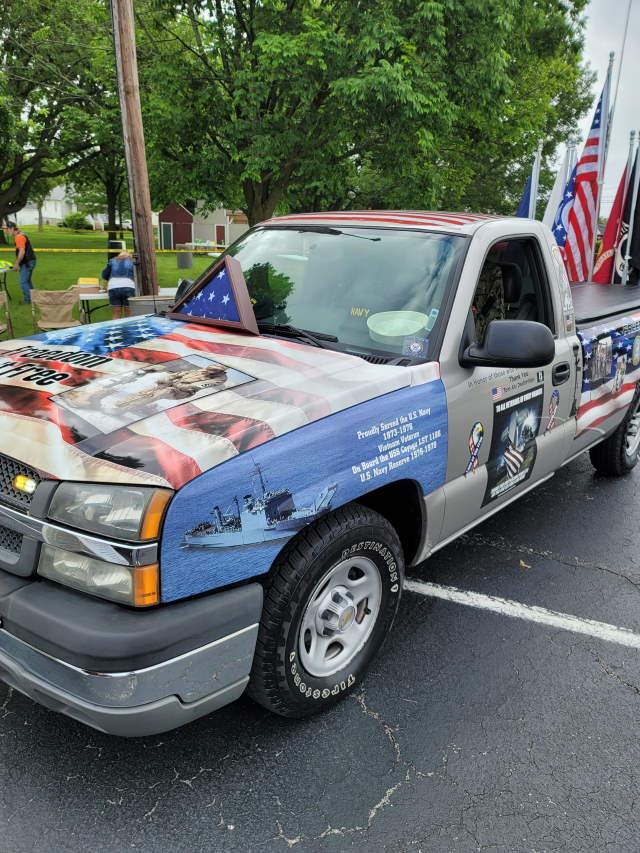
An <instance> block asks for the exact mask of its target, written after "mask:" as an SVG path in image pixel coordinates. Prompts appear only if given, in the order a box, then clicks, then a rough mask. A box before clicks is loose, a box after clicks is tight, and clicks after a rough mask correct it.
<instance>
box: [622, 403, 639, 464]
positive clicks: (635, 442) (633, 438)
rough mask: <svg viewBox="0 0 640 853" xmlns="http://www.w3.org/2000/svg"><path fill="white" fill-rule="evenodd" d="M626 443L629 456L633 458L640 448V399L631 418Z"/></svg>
mask: <svg viewBox="0 0 640 853" xmlns="http://www.w3.org/2000/svg"><path fill="white" fill-rule="evenodd" d="M624 445H625V450H626V452H627V456H629V457H630V458H631V459H633V457H634V456H636V454H637V453H638V450H639V449H640V399H639V400H638V401H637V402H636V405H635V408H634V410H633V414H632V415H631V417H630V418H629V422H628V424H627V431H626V433H625V436H624Z"/></svg>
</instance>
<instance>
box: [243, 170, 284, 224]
mask: <svg viewBox="0 0 640 853" xmlns="http://www.w3.org/2000/svg"><path fill="white" fill-rule="evenodd" d="M284 180H286V179H284ZM243 190H244V197H245V200H246V202H247V206H246V208H245V213H246V214H247V219H248V220H249V225H250V226H251V227H253V226H254V225H256V224H257V223H258V222H262V221H263V220H264V219H270V218H271V217H272V216H273V211H274V210H275V209H276V206H277V204H278V202H279V201H280V199H281V198H282V193H283V192H284V190H285V184H284V183H282V184H281V185H279V186H276V187H272V185H271V183H270V182H264V181H244V184H243Z"/></svg>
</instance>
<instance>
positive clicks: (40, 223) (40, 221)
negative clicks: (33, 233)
mask: <svg viewBox="0 0 640 853" xmlns="http://www.w3.org/2000/svg"><path fill="white" fill-rule="evenodd" d="M38 231H44V220H43V218H42V205H41V204H39V205H38Z"/></svg>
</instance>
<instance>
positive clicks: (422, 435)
mask: <svg viewBox="0 0 640 853" xmlns="http://www.w3.org/2000/svg"><path fill="white" fill-rule="evenodd" d="M446 466H447V403H446V395H445V390H444V386H443V384H442V382H441V380H439V379H437V380H433V381H431V382H428V383H426V384H423V385H418V386H414V387H408V388H402V389H400V390H398V391H392V392H390V393H389V394H385V395H383V396H381V397H377V398H375V399H373V400H369V401H367V402H365V403H361V404H359V405H357V406H353V407H351V408H350V409H346V410H344V411H341V412H337V413H336V414H333V415H330V416H328V417H326V418H323V419H322V420H319V421H315V422H314V423H311V424H308V425H305V426H303V427H300V428H298V429H297V430H294V431H292V432H289V433H287V434H286V435H283V436H280V437H279V438H275V439H273V440H271V441H269V442H267V443H266V444H262V445H260V446H259V447H256V448H254V449H253V450H250V451H247V452H245V453H242V454H240V455H239V456H235V457H233V458H232V459H229V460H227V461H226V462H224V463H222V464H221V465H218V466H217V467H215V468H213V469H211V470H210V471H207V472H205V473H203V474H201V475H200V476H198V477H196V478H195V479H194V480H192V481H191V482H189V483H187V484H186V485H185V486H183V488H182V489H180V491H179V492H178V493H177V494H176V496H175V497H174V499H173V501H172V502H171V504H170V506H169V510H168V513H167V517H166V520H165V524H164V529H163V534H162V541H161V552H160V560H161V577H162V600H163V601H175V600H176V599H180V598H185V597H187V596H191V595H196V594H198V593H201V592H206V591H208V590H212V589H215V588H217V587H223V586H228V585H229V584H233V583H237V582H238V581H243V580H247V579H249V578H252V577H256V576H257V575H260V574H264V573H265V572H268V571H269V569H270V567H271V565H272V564H273V561H274V559H275V558H276V556H277V555H278V553H279V552H280V550H281V549H282V548H283V547H284V545H285V544H286V542H287V541H288V540H289V539H290V538H291V537H292V536H295V535H296V533H297V532H298V530H300V529H302V527H304V526H306V525H307V524H310V523H312V522H313V521H314V520H315V518H317V517H319V516H320V515H322V514H324V513H326V512H329V511H331V510H333V509H336V508H337V507H339V506H342V505H344V504H347V503H349V502H350V501H353V500H356V499H358V498H360V497H362V496H363V495H365V494H367V493H368V492H370V491H372V490H374V489H377V488H379V487H380V486H383V485H386V484H388V483H391V482H394V481H395V480H401V479H408V478H409V479H414V480H416V481H417V482H418V483H419V485H420V488H421V489H422V492H423V494H429V493H430V492H432V491H433V490H434V489H436V488H438V487H439V486H441V485H442V484H443V483H444V479H445V474H446Z"/></svg>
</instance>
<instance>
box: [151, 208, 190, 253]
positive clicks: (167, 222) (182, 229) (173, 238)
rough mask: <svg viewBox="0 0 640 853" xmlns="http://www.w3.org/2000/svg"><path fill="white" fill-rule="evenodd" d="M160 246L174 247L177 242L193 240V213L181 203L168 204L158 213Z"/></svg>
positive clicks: (162, 247) (163, 247) (165, 247)
mask: <svg viewBox="0 0 640 853" xmlns="http://www.w3.org/2000/svg"><path fill="white" fill-rule="evenodd" d="M158 230H159V232H160V248H161V249H175V247H176V246H177V245H178V244H179V243H192V242H193V214H192V213H189V211H188V210H187V208H186V207H183V206H182V205H181V204H168V205H167V206H166V207H165V209H164V210H161V211H160V213H159V214H158Z"/></svg>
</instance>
